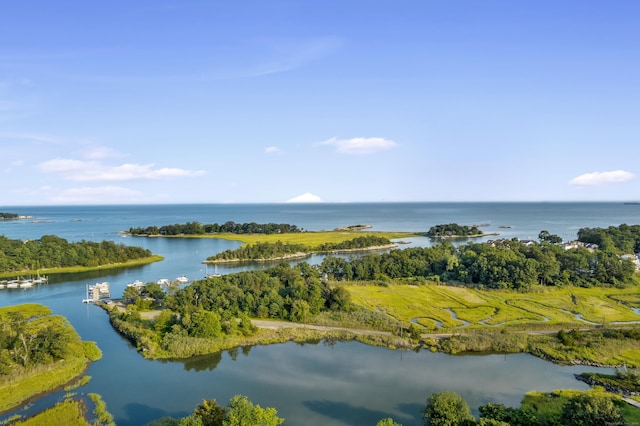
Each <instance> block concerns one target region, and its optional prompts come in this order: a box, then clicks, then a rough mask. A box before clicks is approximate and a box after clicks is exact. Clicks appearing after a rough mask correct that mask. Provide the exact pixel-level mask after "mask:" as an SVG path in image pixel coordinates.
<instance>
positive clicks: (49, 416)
mask: <svg viewBox="0 0 640 426" xmlns="http://www.w3.org/2000/svg"><path fill="white" fill-rule="evenodd" d="M84 413H85V407H84V404H83V403H82V402H80V401H77V400H69V401H64V402H61V403H58V404H56V405H54V406H53V407H51V408H49V409H47V410H45V411H43V412H41V413H38V414H36V415H35V416H32V417H29V418H28V419H25V420H21V421H18V422H16V423H13V425H16V426H42V425H65V426H89V423H88V422H87V421H86V420H85V418H84Z"/></svg>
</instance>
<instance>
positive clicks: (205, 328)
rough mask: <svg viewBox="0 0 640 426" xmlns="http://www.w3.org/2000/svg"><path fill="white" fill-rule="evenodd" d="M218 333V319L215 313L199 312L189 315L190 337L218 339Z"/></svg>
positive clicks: (219, 329)
mask: <svg viewBox="0 0 640 426" xmlns="http://www.w3.org/2000/svg"><path fill="white" fill-rule="evenodd" d="M220 331H221V326H220V317H218V315H217V314H216V313H215V312H209V311H203V310H199V311H196V312H194V313H193V314H191V324H190V327H189V335H190V336H192V337H218V336H219V335H220Z"/></svg>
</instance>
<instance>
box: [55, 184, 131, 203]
mask: <svg viewBox="0 0 640 426" xmlns="http://www.w3.org/2000/svg"><path fill="white" fill-rule="evenodd" d="M141 196H143V194H142V193H141V192H139V191H134V190H132V189H128V188H122V187H118V186H99V187H82V188H69V189H66V190H64V191H61V192H59V193H56V195H55V196H53V197H51V198H50V200H51V201H52V202H55V203H60V204H65V203H87V204H94V203H95V204H101V203H110V202H134V201H138V200H139V199H140V197H141Z"/></svg>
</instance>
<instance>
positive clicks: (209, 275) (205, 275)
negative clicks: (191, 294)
mask: <svg viewBox="0 0 640 426" xmlns="http://www.w3.org/2000/svg"><path fill="white" fill-rule="evenodd" d="M221 276H222V274H219V273H218V265H216V266H215V269H214V271H213V274H209V273H208V272H207V273H205V274H204V278H205V279H208V278H215V277H221Z"/></svg>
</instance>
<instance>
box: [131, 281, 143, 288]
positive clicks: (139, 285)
mask: <svg viewBox="0 0 640 426" xmlns="http://www.w3.org/2000/svg"><path fill="white" fill-rule="evenodd" d="M127 287H135V288H142V287H144V283H143V282H142V281H140V280H135V281H134V282H132V283H129V284H127Z"/></svg>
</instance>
